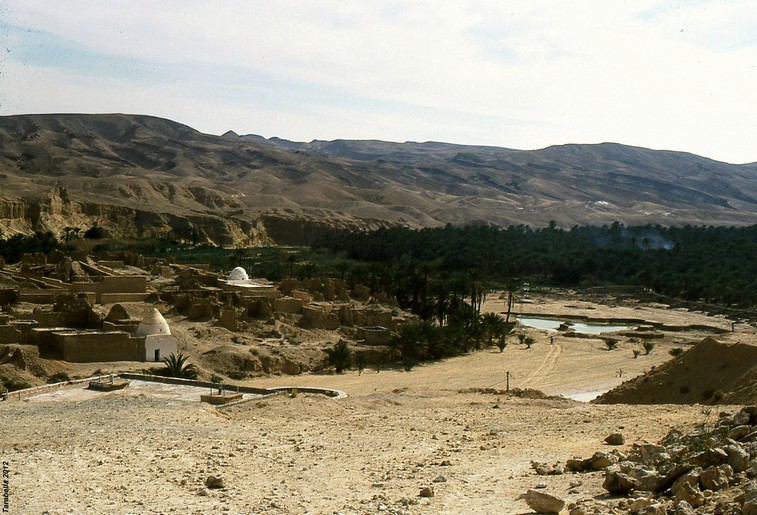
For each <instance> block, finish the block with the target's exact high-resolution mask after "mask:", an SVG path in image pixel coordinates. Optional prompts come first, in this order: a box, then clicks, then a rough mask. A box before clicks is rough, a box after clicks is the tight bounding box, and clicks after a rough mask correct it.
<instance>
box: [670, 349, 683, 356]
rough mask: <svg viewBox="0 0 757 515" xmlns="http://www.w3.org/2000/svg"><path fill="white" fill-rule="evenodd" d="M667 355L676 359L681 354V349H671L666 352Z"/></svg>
mask: <svg viewBox="0 0 757 515" xmlns="http://www.w3.org/2000/svg"><path fill="white" fill-rule="evenodd" d="M668 353H669V354H670V355H671V356H673V357H674V358H677V357H678V356H680V355H681V354H683V349H682V348H681V347H673V348H672V349H670V350H669V351H668Z"/></svg>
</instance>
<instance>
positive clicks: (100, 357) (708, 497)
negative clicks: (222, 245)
mask: <svg viewBox="0 0 757 515" xmlns="http://www.w3.org/2000/svg"><path fill="white" fill-rule="evenodd" d="M173 261H174V260H173V259H172V258H147V257H143V256H140V255H138V254H134V253H121V254H119V255H113V256H111V258H109V259H107V260H103V259H100V260H95V259H93V258H92V257H89V256H87V255H86V254H83V253H80V254H78V255H77V254H69V255H65V254H63V253H59V252H53V253H50V254H48V255H43V254H27V255H25V256H23V258H22V259H21V261H20V262H19V263H17V264H13V265H4V266H3V268H2V269H0V278H2V286H3V287H2V289H1V290H0V295H1V296H2V299H3V318H2V326H0V336H1V337H2V341H3V345H2V347H0V349H1V350H0V371H1V372H2V374H3V378H4V380H5V381H6V384H10V385H12V386H15V388H13V390H12V391H9V392H6V394H5V399H6V402H2V403H0V409H2V411H1V412H0V414H2V417H3V421H4V424H5V429H4V440H3V441H4V442H5V446H4V451H3V453H4V454H3V455H4V456H7V457H10V461H9V462H8V463H10V464H12V468H13V469H14V470H15V473H14V475H13V476H12V484H13V485H14V486H13V488H12V489H9V492H13V493H12V497H10V499H11V500H12V502H13V503H14V505H16V506H18V505H20V506H22V507H24V510H27V511H32V512H36V511H41V512H46V513H71V512H86V513H91V512H107V511H109V510H112V509H114V508H116V507H118V508H117V509H116V511H118V512H121V511H119V510H121V509H122V508H124V507H130V508H129V509H127V511H129V512H136V513H142V512H152V513H169V512H172V511H179V512H190V513H208V512H232V513H249V512H254V513H258V512H265V513H311V512H314V513H321V512H324V511H329V512H330V511H332V510H334V509H336V510H337V512H339V511H341V512H346V513H373V512H386V513H397V514H400V513H401V514H405V513H408V514H409V513H436V512H448V513H451V512H471V513H490V512H491V511H490V510H491V507H492V506H495V505H496V506H499V507H500V508H498V509H497V510H496V511H497V512H501V513H523V512H524V511H523V510H524V509H527V507H530V509H531V510H533V511H534V512H536V513H542V512H543V513H571V514H574V515H580V514H600V513H655V514H657V513H660V514H662V513H676V514H688V513H723V514H726V513H729V514H731V513H732V514H736V513H755V511H750V510H755V509H757V489H755V487H754V484H755V483H754V478H755V476H757V460H755V457H757V452H756V451H757V448H756V447H755V445H756V444H757V440H756V439H755V438H757V437H756V436H755V435H757V431H755V427H756V426H757V420H755V416H757V412H755V409H754V408H750V407H746V408H744V407H740V406H738V405H739V404H742V405H743V404H745V403H749V402H750V399H753V388H752V387H751V386H750V383H749V381H750V379H748V378H749V377H751V376H750V375H749V370H751V368H752V363H754V359H755V356H754V350H755V347H754V345H753V342H754V340H755V337H756V331H755V328H754V326H752V325H751V324H750V323H748V322H744V321H739V322H735V321H734V320H733V319H732V318H731V317H728V316H725V315H713V314H708V313H703V312H697V311H693V310H691V309H687V308H683V307H679V308H672V307H671V306H665V305H661V304H659V303H656V302H653V301H652V300H650V299H646V300H645V299H643V298H639V297H638V295H631V294H624V293H623V292H622V291H621V290H617V291H615V292H614V293H609V292H600V293H597V294H596V295H594V296H587V295H586V294H585V293H584V294H582V295H576V294H575V293H571V292H562V293H561V292H558V291H553V292H549V293H544V294H539V293H536V292H535V293H533V294H531V295H524V296H523V298H521V299H519V306H518V307H517V311H518V312H519V316H521V317H522V318H523V320H524V321H525V320H527V319H526V318H525V317H528V316H532V317H539V316H542V317H545V320H546V319H548V318H550V317H553V318H554V317H557V318H560V317H562V318H563V319H565V320H567V319H570V316H569V315H576V314H578V315H580V316H582V317H583V318H582V320H584V321H586V322H591V321H592V320H594V321H602V323H605V324H607V323H621V322H623V323H625V324H630V325H627V326H626V327H627V328H626V329H625V330H621V331H617V332H615V333H613V335H614V336H616V337H617V339H618V340H619V341H620V347H621V349H620V350H617V349H614V348H613V349H609V348H604V349H603V348H602V345H603V344H606V343H607V340H606V338H605V339H603V337H602V336H601V335H591V334H580V333H576V331H575V330H574V329H573V328H571V327H570V326H572V325H573V324H572V323H570V322H569V323H567V324H566V323H563V324H561V327H560V328H559V330H557V331H555V330H544V329H539V328H534V327H527V326H524V325H520V326H519V330H520V331H522V332H523V333H526V334H529V335H531V337H532V338H533V342H536V343H535V345H533V342H532V343H531V344H529V345H528V347H527V348H526V347H524V346H522V345H521V346H516V345H515V344H511V345H509V346H508V348H507V349H506V351H502V352H501V351H497V350H496V349H493V348H484V349H482V350H478V351H474V352H472V353H470V354H466V355H463V356H460V357H456V358H450V359H447V360H443V361H441V362H438V363H429V364H425V365H422V366H419V367H416V368H415V369H414V370H413V371H408V370H403V369H402V367H401V366H399V365H398V364H397V363H391V362H387V361H386V360H385V356H386V354H385V353H383V352H382V349H384V348H385V347H386V346H387V344H388V343H389V342H390V339H391V337H392V334H393V333H394V332H395V331H396V329H397V328H398V327H399V326H400V325H401V324H402V323H404V322H407V321H408V320H409V319H411V318H412V317H411V315H409V314H408V313H405V312H403V311H402V310H401V309H399V307H398V305H397V302H396V300H394V299H391V298H388V297H387V296H386V295H385V294H381V293H379V292H372V291H371V290H370V289H369V288H367V287H365V286H362V285H359V284H358V285H353V287H352V288H349V285H348V283H347V282H346V281H344V280H339V279H335V278H317V279H316V278H312V279H304V280H297V279H284V280H282V281H280V282H278V283H273V282H270V281H267V280H264V279H256V278H254V277H253V278H250V276H249V274H248V272H247V271H246V270H245V269H244V268H242V267H234V268H231V269H230V270H228V271H212V270H211V269H210V266H208V265H206V264H177V263H175V262H173ZM505 299H506V296H505V295H504V294H501V293H497V292H492V293H490V294H489V295H488V296H487V297H486V299H485V301H484V303H483V311H484V312H498V313H504V311H503V310H504V309H505V306H506V300H505ZM619 327H621V326H618V328H619ZM616 329H617V328H616ZM645 341H647V342H648V341H653V342H655V344H656V347H655V346H650V348H654V349H655V351H654V352H651V351H648V352H646V354H644V353H641V352H640V351H639V350H637V349H641V348H642V346H640V345H638V343H639V342H645ZM339 342H346V343H347V344H348V345H349V346H350V348H352V349H353V351H354V352H363V353H365V354H364V355H365V356H366V357H367V358H368V359H367V362H366V363H365V364H363V366H362V367H360V369H359V370H358V369H357V368H355V369H353V370H350V371H347V373H342V374H337V373H334V371H333V367H331V366H330V364H329V361H328V359H327V356H328V350H329V349H330V348H333V347H334V345H335V344H337V343H339ZM634 342H636V343H634ZM616 343H617V342H616ZM531 345H533V349H532V348H531ZM645 347H646V346H645ZM681 347H684V348H686V350H687V351H688V352H686V353H684V354H683V355H681V354H679V353H678V352H672V351H673V350H674V349H678V348H681ZM631 351H633V352H631ZM177 354H178V355H184V356H186V357H188V358H189V360H190V361H191V362H192V364H193V366H195V367H197V368H196V371H197V374H196V378H195V379H176V378H169V377H162V376H160V375H156V374H159V373H160V370H161V368H162V366H163V363H164V362H165V361H166V360H167V358H169V357H170V356H175V355H177ZM673 355H675V356H673ZM716 363H717V364H718V365H717V367H716V368H717V369H716V370H712V367H713V364H716ZM363 369H365V370H363ZM723 369H727V370H729V374H723V373H721V371H722V370H723ZM473 371H475V372H473ZM511 382H512V384H511ZM608 390H609V391H608ZM603 392H606V393H604V395H601V396H600V394H602V393H603ZM597 396H599V398H598V399H597V401H599V402H601V403H605V404H587V403H586V402H585V401H587V400H589V399H591V398H594V397H597ZM687 398H688V399H689V401H686V399H687ZM682 399H683V400H682ZM639 403H640V404H641V405H640V404H639ZM650 403H651V404H650ZM669 403H672V404H669ZM712 404H719V405H717V406H712V407H710V406H711V405H712ZM51 410H52V411H51ZM50 417H52V419H50ZM192 421H194V422H192ZM57 423H65V425H66V426H67V427H68V428H69V429H66V430H64V431H57V430H55V429H54V427H55V426H56V425H57ZM51 424H52V425H51ZM135 424H137V425H135ZM137 426H139V427H142V428H143V429H141V430H140V429H137ZM171 427H174V429H170V428H171ZM319 428H320V429H319ZM93 431H94V433H93ZM143 431H148V432H149V433H151V434H153V435H154V436H155V437H157V438H158V441H159V442H160V443H158V444H157V446H153V445H151V444H149V443H147V442H145V441H143V440H141V439H140V434H142V432H143ZM175 431H180V433H175ZM81 432H84V433H86V434H88V435H89V436H88V437H87V438H86V442H87V443H86V445H84V446H81V445H79V444H76V443H74V442H76V441H77V440H76V438H77V437H75V436H74V435H76V434H77V433H81ZM111 433H114V434H118V435H119V436H118V438H119V439H120V440H122V444H123V445H122V444H119V445H117V446H115V447H114V446H113V441H112V437H113V434H111ZM175 434H183V435H189V436H188V438H189V440H191V441H192V442H193V443H192V445H191V446H190V447H189V448H188V447H186V446H183V445H182V444H177V443H176V442H173V443H171V442H172V439H173V438H174V436H172V435H175ZM234 435H236V436H234ZM241 435H245V436H241ZM72 438H74V440H72ZM42 439H44V441H46V442H47V443H46V444H44V445H42V441H43V440H42ZM558 442H559V443H558ZM71 445H74V446H75V447H74V449H77V450H76V453H77V454H76V455H77V456H78V457H77V458H76V462H75V464H74V466H73V469H74V470H75V475H70V472H64V470H66V469H68V468H69V466H68V465H67V460H68V458H67V457H66V456H67V453H68V452H70V449H71V447H70V446H71ZM345 446H349V449H351V451H349V452H345V450H346V449H345ZM126 449H131V452H132V453H133V454H132V455H131V456H127V455H125V454H124V452H123V451H124V450H126ZM51 452H52V454H50V453H51ZM353 453H355V454H356V456H357V457H358V459H356V460H354V461H353V460H350V459H349V457H348V456H349V455H350V454H353ZM149 456H152V457H151V458H149ZM167 456H170V457H172V459H171V460H170V461H162V460H165V459H166V457H167ZM156 459H158V460H159V461H160V463H162V465H160V466H157V467H153V466H150V465H149V463H154V462H155V460H156ZM40 460H43V461H44V460H47V462H46V464H45V465H42V461H40ZM50 460H52V461H50ZM144 460H147V462H145V461H144ZM293 466H295V467H299V472H297V473H294V475H293V474H292V473H291V467H293ZM125 467H129V468H130V469H132V470H139V471H141V472H140V473H139V474H140V475H139V479H137V480H136V482H124V480H123V479H119V477H123V476H122V473H120V472H119V471H123V470H125ZM335 467H336V468H335ZM55 470H58V472H56V474H58V475H59V476H60V477H61V486H60V487H55V488H52V489H51V490H50V491H49V492H47V493H46V494H45V495H34V494H32V495H28V496H27V495H26V493H28V492H30V491H31V489H33V488H34V487H33V485H34V484H38V482H39V481H40V478H41V477H45V474H47V473H49V471H55ZM44 471H47V472H44ZM483 471H485V472H483ZM40 474H42V475H40ZM323 474H328V475H330V476H333V480H332V481H326V482H324V481H323V480H322V479H319V478H318V477H319V476H321V475H323ZM251 477H254V478H255V481H254V482H255V483H256V486H254V487H251V486H250V484H249V481H250V478H251ZM108 478H109V479H108ZM156 481H157V482H158V483H160V484H164V485H165V486H164V488H167V489H168V490H169V491H171V492H172V496H171V499H173V500H172V501H168V500H167V499H166V498H165V497H164V496H163V495H161V494H159V493H158V491H156V490H154V489H153V488H152V487H151V486H150V485H152V484H154V483H155V482H156ZM66 485H67V486H66ZM274 485H278V486H274ZM485 485H490V486H489V487H485ZM71 491H73V492H74V496H73V497H68V494H66V493H65V492H71ZM21 492H24V494H23V495H22V494H21ZM306 492H310V493H309V494H306ZM9 495H11V494H9ZM471 495H474V496H475V497H476V498H477V499H478V500H477V501H475V502H473V501H471V500H470V496H471Z"/></svg>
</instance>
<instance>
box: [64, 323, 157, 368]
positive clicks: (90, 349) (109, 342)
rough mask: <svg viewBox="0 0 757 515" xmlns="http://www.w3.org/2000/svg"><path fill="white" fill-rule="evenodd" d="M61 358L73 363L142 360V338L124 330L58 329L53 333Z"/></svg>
mask: <svg viewBox="0 0 757 515" xmlns="http://www.w3.org/2000/svg"><path fill="white" fill-rule="evenodd" d="M54 335H55V340H56V346H57V347H58V348H59V349H60V351H61V354H62V356H63V359H64V360H66V361H71V362H74V363H92V362H98V361H143V360H144V356H145V351H144V349H145V347H144V338H131V337H130V336H129V334H128V333H124V332H104V331H91V332H90V331H87V332H84V331H60V332H57V333H54Z"/></svg>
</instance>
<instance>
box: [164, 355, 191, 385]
mask: <svg viewBox="0 0 757 515" xmlns="http://www.w3.org/2000/svg"><path fill="white" fill-rule="evenodd" d="M188 361H189V356H185V355H184V354H182V353H179V354H178V355H177V354H174V353H173V352H172V353H171V355H170V356H167V357H165V358H163V364H164V365H165V368H164V369H163V370H161V372H162V375H165V376H168V377H181V378H184V379H195V378H197V375H198V374H199V370H197V367H196V366H195V365H194V364H192V363H188Z"/></svg>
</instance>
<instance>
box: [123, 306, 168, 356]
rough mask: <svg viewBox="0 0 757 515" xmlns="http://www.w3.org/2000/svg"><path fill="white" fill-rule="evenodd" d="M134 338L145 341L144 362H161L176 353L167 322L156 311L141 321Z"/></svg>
mask: <svg viewBox="0 0 757 515" xmlns="http://www.w3.org/2000/svg"><path fill="white" fill-rule="evenodd" d="M134 337H135V338H144V339H145V344H144V345H145V361H161V360H162V359H163V358H165V357H167V356H169V355H171V354H176V352H177V345H176V338H174V337H173V336H171V329H170V328H169V327H168V322H166V319H165V318H163V315H161V314H160V311H158V310H157V309H153V310H152V311H151V312H150V313H149V314H148V315H147V316H146V317H144V318H143V319H142V322H140V324H139V327H137V331H136V332H135V333H134Z"/></svg>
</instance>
